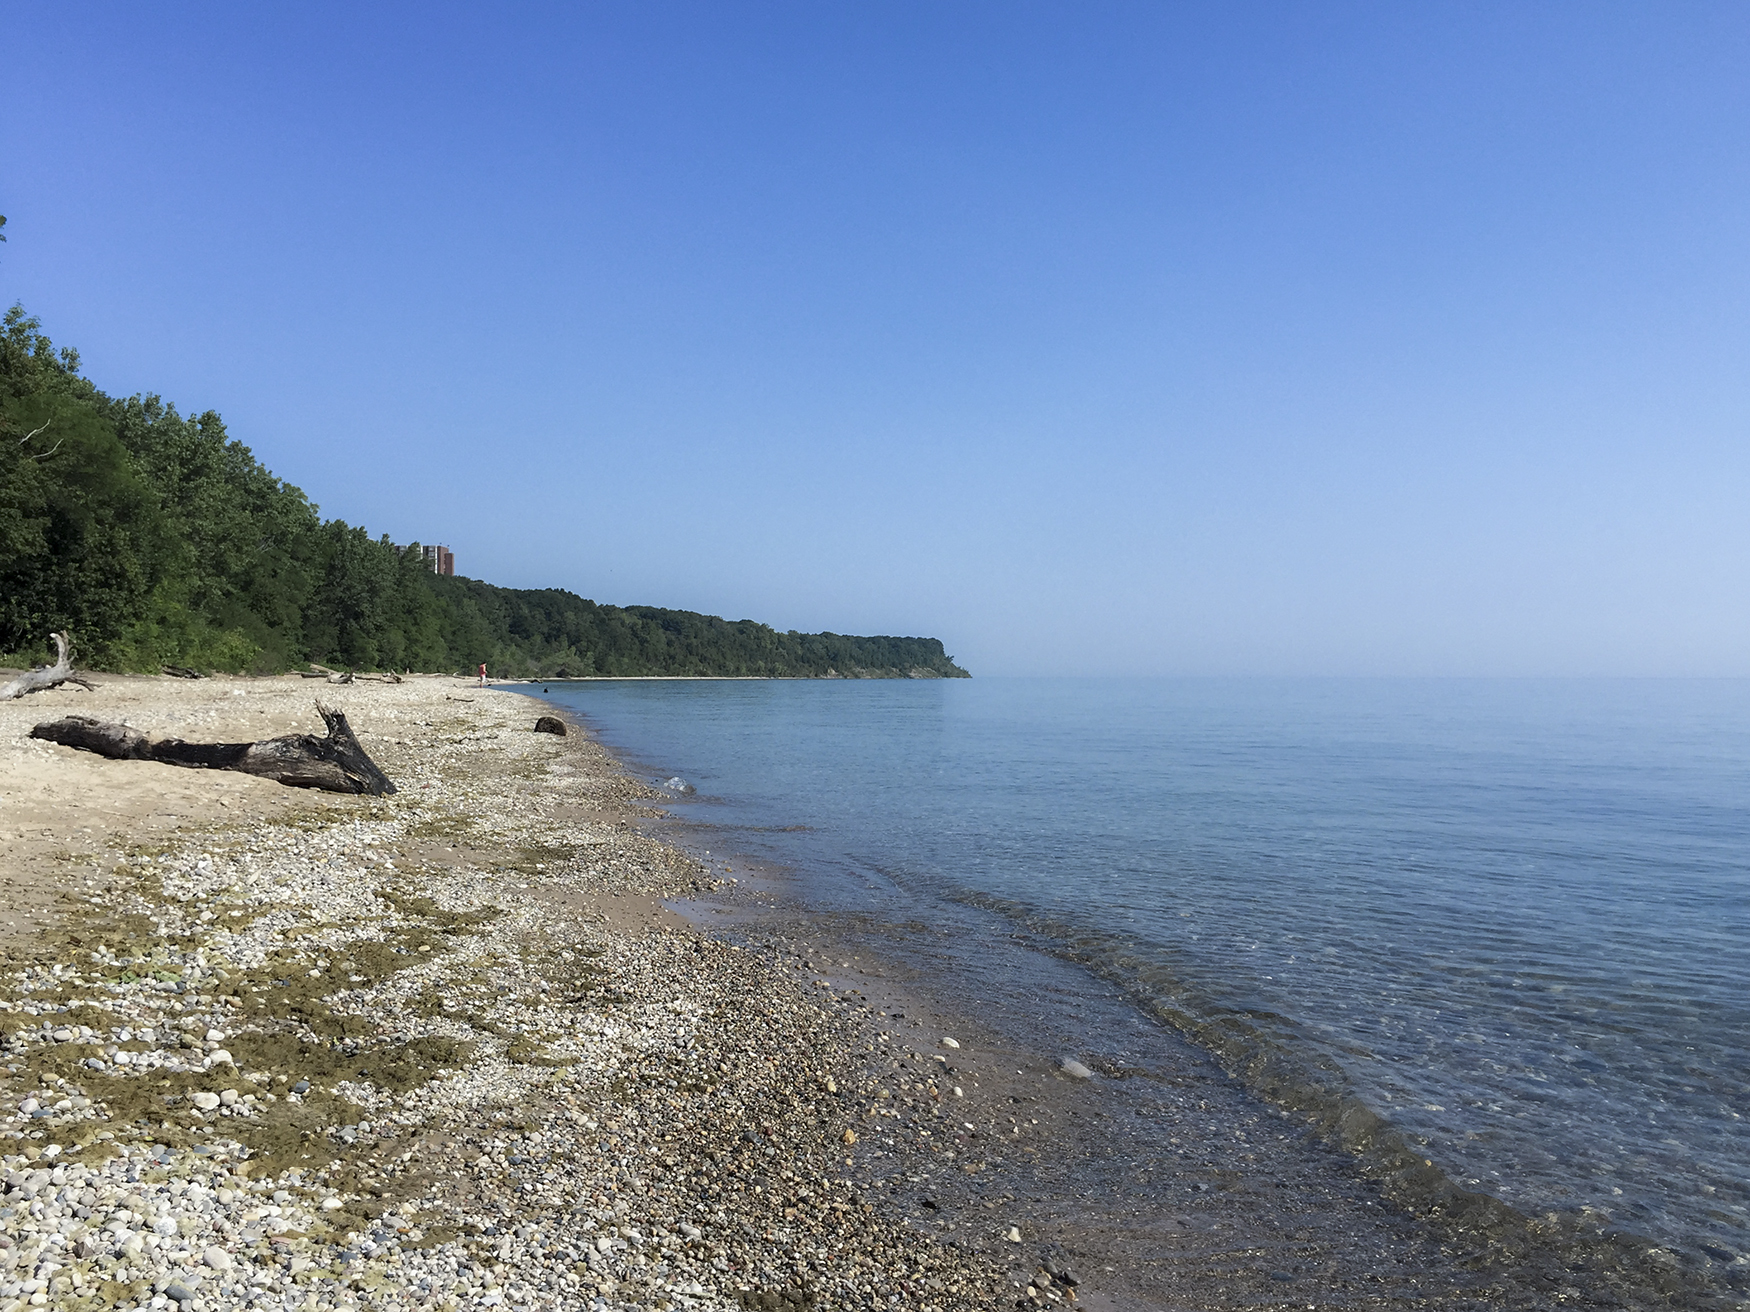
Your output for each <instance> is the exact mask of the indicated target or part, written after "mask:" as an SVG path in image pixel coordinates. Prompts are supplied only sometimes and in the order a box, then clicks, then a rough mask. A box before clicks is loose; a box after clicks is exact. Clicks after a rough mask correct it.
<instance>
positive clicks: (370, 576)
mask: <svg viewBox="0 0 1750 1312" xmlns="http://www.w3.org/2000/svg"><path fill="white" fill-rule="evenodd" d="M57 629H69V630H71V631H72V633H73V635H74V637H75V640H76V641H77V642H78V644H79V647H80V653H81V659H82V661H83V662H84V663H85V664H86V665H88V666H90V667H92V668H97V669H111V670H118V671H127V670H146V671H156V670H158V669H159V668H161V667H162V666H165V665H177V666H186V667H190V668H194V669H206V670H226V671H233V672H247V673H260V674H268V673H277V672H281V671H284V670H288V669H294V668H300V667H302V666H304V665H305V664H307V663H309V662H317V663H320V664H323V665H329V666H332V667H334V668H337V669H355V670H421V671H453V670H468V669H473V668H474V667H476V666H478V665H480V664H482V663H484V664H485V665H487V666H488V667H489V669H491V671H492V672H493V673H494V674H497V675H501V676H504V677H533V678H566V677H587V676H596V675H619V676H631V675H735V676H766V677H830V676H833V675H839V676H847V677H889V678H891V677H904V676H913V677H918V676H927V677H948V678H953V677H964V675H965V673H966V672H965V671H964V670H962V669H961V668H960V667H959V666H957V665H956V664H954V662H953V660H952V659H951V658H950V657H949V656H948V654H947V653H946V651H944V650H943V647H942V643H941V642H940V641H939V640H937V639H935V638H894V637H850V636H846V635H842V634H835V633H796V632H789V633H780V632H778V631H777V630H775V629H773V628H771V627H769V626H768V625H764V624H758V623H755V622H754V621H752V620H733V621H731V620H724V619H719V618H717V617H716V616H713V615H699V614H695V613H693V612H691V611H677V610H663V609H659V608H657V607H651V606H625V607H622V606H607V605H598V604H597V603H596V602H593V601H589V600H587V599H585V598H583V597H580V596H577V595H576V594H574V593H571V592H567V591H563V590H560V589H516V588H501V587H496V586H494V585H492V584H490V583H483V582H481V581H479V580H477V579H468V578H450V577H440V576H438V575H435V574H433V573H432V572H431V571H430V570H429V569H428V568H427V567H426V565H425V562H424V560H423V559H422V558H421V553H420V549H419V544H418V543H412V544H409V545H406V546H398V545H396V544H394V543H392V542H390V540H389V539H388V537H387V536H386V535H385V536H382V537H378V538H373V537H371V536H370V534H368V533H367V532H366V531H365V530H364V529H362V528H359V527H355V526H353V525H350V524H347V523H345V522H343V521H341V520H338V519H330V520H324V519H323V518H322V517H321V515H320V513H319V512H318V509H317V507H316V506H315V505H314V504H313V503H312V502H311V501H310V500H309V498H308V497H306V496H305V495H304V493H303V492H302V491H301V490H299V489H298V488H296V487H294V486H292V485H291V484H290V483H286V482H284V481H282V480H280V479H278V478H276V477H274V475H273V474H272V473H271V472H270V471H269V470H268V469H266V468H265V467H264V466H263V465H262V464H261V463H260V462H259V461H257V460H256V459H255V457H254V456H253V455H252V454H251V453H250V450H249V448H248V447H246V446H244V445H243V444H242V443H241V442H239V441H236V440H234V439H233V438H231V437H230V436H229V435H228V434H227V433H226V431H225V425H224V422H223V421H222V420H221V419H220V418H219V416H218V415H217V414H216V413H214V412H213V411H211V410H208V411H206V412H204V413H202V414H198V415H191V416H184V415H182V414H180V413H178V411H177V410H176V408H175V407H174V406H171V405H167V404H165V403H164V401H163V400H161V399H160V398H159V397H156V396H133V397H128V398H126V399H122V400H118V399H115V398H113V397H110V396H107V395H105V394H104V393H103V392H102V391H100V390H99V389H98V388H97V386H96V385H95V384H93V383H92V382H91V381H90V380H89V379H87V378H86V377H85V376H84V374H83V373H82V372H81V370H80V361H79V355H78V352H76V351H73V350H69V349H61V350H57V349H56V348H55V346H54V344H53V343H52V342H51V341H50V340H49V338H48V337H47V336H46V335H45V334H44V333H43V332H42V326H41V324H40V323H39V322H38V320H36V319H35V318H33V317H31V316H28V315H26V314H25V312H24V310H23V309H22V308H20V307H18V306H14V307H13V308H12V309H11V310H9V311H7V313H6V315H5V318H4V321H3V325H0V663H7V664H13V665H19V664H26V663H29V662H31V661H34V660H38V659H42V658H43V657H44V656H46V654H47V650H48V637H49V634H50V633H52V632H53V631H55V630H57Z"/></svg>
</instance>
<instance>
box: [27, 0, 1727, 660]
mask: <svg viewBox="0 0 1750 1312" xmlns="http://www.w3.org/2000/svg"><path fill="white" fill-rule="evenodd" d="M4 37H5V46H6V50H7V55H6V66H7V76H6V78H5V79H4V81H3V82H0V113H3V114H4V122H5V123H6V130H5V131H4V133H0V213H5V214H6V215H8V216H9V220H10V222H9V223H8V226H7V228H6V234H7V236H8V238H9V241H8V243H7V244H6V245H5V246H4V247H0V298H3V299H4V300H5V301H6V302H7V303H11V302H12V301H14V300H18V301H22V302H23V303H24V304H25V306H26V307H27V308H28V309H30V310H31V311H32V312H34V313H36V314H38V315H40V316H41V317H42V319H43V320H44V324H45V327H46V328H47V330H48V331H49V332H50V333H51V335H53V336H54V337H55V338H56V340H57V341H58V342H60V343H64V344H69V345H74V346H77V347H78V348H79V349H80V350H81V352H82V353H83V355H84V358H85V361H86V365H87V370H88V372H89V373H90V374H91V375H92V377H93V378H95V379H96V380H97V381H98V383H99V384H100V385H101V386H103V387H105V388H106V389H107V390H109V391H111V392H112V393H116V394H128V393H132V392H135V391H142V390H144V391H156V392H159V393H161V394H162V395H163V396H165V397H166V399H168V400H171V401H173V402H174V403H176V404H177V405H178V406H179V407H180V408H182V409H184V410H203V409H208V408H212V409H217V410H218V411H220V412H221V413H222V414H223V415H224V417H225V419H226V422H227V423H228V425H229V427H230V429H231V432H232V434H233V435H234V436H236V437H239V438H241V439H242V440H243V441H245V442H247V443H248V444H249V445H250V446H251V447H252V448H253V449H254V451H255V453H256V454H257V456H259V457H260V458H261V459H262V460H263V461H265V462H266V463H267V464H268V465H269V466H270V467H271V468H273V469H274V470H275V471H276V472H277V473H279V474H281V475H282V476H283V477H285V478H287V479H289V480H291V481H293V482H295V483H297V484H298V485H299V486H301V487H303V488H304V489H305V490H306V491H307V492H308V493H309V494H310V495H311V497H312V498H313V499H315V500H316V501H317V502H319V503H320V504H321V506H322V508H323V511H324V513H325V514H329V515H338V516H340V517H342V518H345V519H347V520H349V521H352V522H354V523H363V524H365V525H366V526H368V527H369V528H370V529H371V530H372V531H373V532H378V533H382V532H387V533H389V534H390V535H391V536H392V537H394V538H395V539H396V540H397V541H406V540H411V539H414V538H418V539H421V540H425V541H432V540H438V541H443V542H447V543H449V544H450V545H451V546H452V547H453V548H454V550H455V551H456V553H457V557H458V561H459V563H460V566H461V568H462V571H463V572H464V573H468V574H472V575H474V576H476V577H481V578H485V579H489V580H492V581H494V582H498V583H504V584H510V585H516V586H562V587H568V588H571V589H573V590H575V591H577V592H580V593H582V594H583V595H585V596H589V597H594V598H596V599H598V600H602V601H613V602H621V603H632V602H644V603H649V604H655V605H669V606H678V607H686V608H689V609H697V610H703V611H708V612H712V613H717V614H724V615H729V616H731V617H750V618H756V619H761V620H765V621H767V622H769V623H772V624H775V625H777V626H778V627H780V628H801V629H808V630H816V629H834V630H838V631H840V632H859V633H869V632H886V633H904V634H910V633H928V634H935V635H939V636H941V637H942V638H943V639H944V640H945V641H946V642H947V644H948V648H949V650H950V651H951V652H952V653H954V654H955V655H957V656H958V657H960V658H961V659H963V660H964V661H965V662H966V663H967V664H968V665H969V666H971V667H972V668H973V670H974V671H975V672H977V673H986V674H1002V673H1015V674H1022V673H1127V674H1129V673H1141V674H1149V673H1163V674H1180V673H1191V674H1198V673H1241V674H1245V673H1262V674H1378V673H1402V674H1514V675H1517V674H1729V675H1747V674H1750V605H1747V604H1746V601H1747V592H1750V589H1747V587H1746V583H1747V574H1750V440H1747V439H1750V423H1747V420H1750V349H1747V348H1750V295H1747V292H1750V285H1747V284H1750V259H1747V254H1750V242H1747V237H1750V222H1747V216H1750V149H1747V147H1750V78H1746V77H1745V76H1744V69H1745V68H1746V67H1750V10H1747V9H1745V8H1743V7H1742V6H1734V5H1707V4H1696V5H1684V6H1654V5H1636V6H1627V5H1609V4H1592V5H1585V6H1576V5H1571V4H1546V5H1539V4H1524V3H1519V4H1510V5H1490V4H1462V5H1460V4H1452V5H1402V4H1379V5H1363V4H1320V5H1305V4H1253V5H1245V4H1237V5H1217V4H1206V5H1166V4H1149V5H1134V6H1133V5H1096V4H1084V3H1077V4H1064V5H1031V4H1012V3H1003V4H988V5H985V4H976V5H975V4H953V3H929V4H915V5H907V4H882V5H818V4H814V5H802V4H795V5H785V4H759V5H753V4H727V3H720V2H719V3H708V4H699V5H677V4H660V3H640V4H626V5H612V6H608V5H551V6H498V7H467V8H463V7H455V8H448V9H446V8H445V7H444V6H441V5H419V6H413V5H408V6H403V7H392V6H369V7H366V6H356V5H346V6H329V5H321V4H313V5H305V6H300V7H298V9H297V10H296V12H295V13H293V12H286V11H278V12H276V11H272V10H270V9H269V8H268V7H266V6H237V5H224V6H218V5H215V6H211V7H200V6H192V5H189V6H176V7H142V6H134V5H128V6H123V5H113V6H104V5H83V6H82V5H58V6H35V7H31V8H29V9H27V8H24V7H19V6H14V7H13V8H12V9H10V10H9V11H8V13H7V15H6V17H5V19H4Z"/></svg>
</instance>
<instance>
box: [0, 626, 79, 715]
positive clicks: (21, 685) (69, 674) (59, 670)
mask: <svg viewBox="0 0 1750 1312" xmlns="http://www.w3.org/2000/svg"><path fill="white" fill-rule="evenodd" d="M52 636H53V637H54V639H55V652H56V656H55V663H54V664H53V665H45V666H44V667H43V668H41V669H38V670H31V671H30V672H29V673H27V674H21V675H19V676H18V677H17V678H16V679H14V680H13V681H12V682H11V683H9V684H7V685H5V686H4V687H0V702H9V701H13V700H16V699H17V698H19V697H22V696H24V695H25V694H26V693H30V692H42V691H44V690H45V689H48V688H59V687H60V686H61V685H62V684H63V683H76V684H78V685H79V686H80V687H81V688H84V689H87V690H90V691H95V689H96V687H97V685H96V684H94V683H92V682H90V681H89V680H87V679H81V678H80V677H79V676H78V675H77V674H74V673H73V660H72V657H73V639H72V637H71V636H70V635H68V634H67V633H65V632H62V633H57V634H54V635H52Z"/></svg>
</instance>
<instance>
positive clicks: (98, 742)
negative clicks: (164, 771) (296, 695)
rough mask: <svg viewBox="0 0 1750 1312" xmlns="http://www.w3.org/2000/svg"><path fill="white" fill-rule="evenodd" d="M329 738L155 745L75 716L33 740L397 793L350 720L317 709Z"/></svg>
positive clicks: (331, 787)
mask: <svg viewBox="0 0 1750 1312" xmlns="http://www.w3.org/2000/svg"><path fill="white" fill-rule="evenodd" d="M316 709H317V711H319V712H320V713H321V715H322V722H323V723H324V724H326V725H327V726H328V734H327V736H326V737H323V738H318V737H317V736H316V735H315V734H310V733H296V734H289V735H287V736H286V737H284V738H268V739H265V740H263V741H262V742H258V743H185V742H183V741H182V739H180V738H164V739H161V740H159V741H158V742H153V741H152V740H151V739H149V738H147V737H146V735H145V734H143V733H141V732H140V731H139V730H138V729H133V728H130V727H128V726H127V725H125V724H108V723H105V722H104V721H102V720H94V719H92V718H91V717H90V716H88V715H69V716H68V717H67V718H66V719H64V720H51V721H46V722H45V723H43V724H39V725H37V727H36V728H34V729H32V730H31V731H30V736H31V737H32V738H41V739H43V740H45V741H47V742H51V743H60V744H61V745H62V746H64V747H77V748H80V749H81V750H83V751H87V752H96V753H97V754H98V755H99V756H107V757H109V758H110V759H111V760H113V761H160V762H162V763H163V764H165V765H185V766H189V767H190V768H192V769H197V770H240V771H242V772H243V773H244V774H258V775H261V776H262V777H263V778H265V779H275V780H278V781H279V782H280V783H282V784H286V785H288V786H290V787H293V788H321V789H325V790H326V791H328V792H331V793H368V794H370V795H371V796H372V797H382V796H384V795H385V794H388V793H392V792H394V791H395V785H394V783H393V782H392V781H391V780H390V778H389V776H388V775H386V774H384V773H383V772H382V771H381V770H380V769H378V768H377V763H376V762H375V761H373V760H371V758H370V757H369V756H368V755H366V753H365V749H364V748H363V747H361V746H359V740H358V739H357V738H356V737H354V736H353V732H352V726H351V725H349V724H348V723H347V722H346V715H345V714H344V713H343V712H341V711H337V710H331V709H329V708H328V707H326V706H324V705H322V703H321V702H317V703H316Z"/></svg>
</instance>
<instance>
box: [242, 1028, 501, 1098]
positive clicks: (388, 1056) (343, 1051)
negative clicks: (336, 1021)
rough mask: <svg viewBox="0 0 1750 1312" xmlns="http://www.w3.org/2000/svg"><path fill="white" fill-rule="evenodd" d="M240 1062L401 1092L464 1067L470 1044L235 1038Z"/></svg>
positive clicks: (433, 1039)
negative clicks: (375, 1044) (370, 1044)
mask: <svg viewBox="0 0 1750 1312" xmlns="http://www.w3.org/2000/svg"><path fill="white" fill-rule="evenodd" d="M230 1044H231V1052H232V1055H233V1056H235V1057H236V1058H237V1060H238V1062H239V1063H240V1064H241V1065H243V1066H245V1067H247V1068H248V1069H251V1070H265V1071H272V1072H275V1073H276V1074H282V1075H285V1076H288V1077H289V1078H291V1079H294V1080H298V1079H303V1080H309V1081H310V1083H311V1084H313V1085H316V1084H327V1083H333V1082H335V1081H339V1080H352V1081H356V1082H359V1083H369V1084H373V1085H375V1086H376V1087H377V1088H379V1089H384V1090H387V1091H388V1092H390V1093H395V1094H402V1093H406V1092H408V1091H409V1090H411V1089H416V1088H418V1087H420V1086H421V1085H423V1084H427V1083H429V1082H430V1081H432V1080H434V1079H436V1078H437V1076H438V1073H439V1072H440V1071H443V1070H457V1069H460V1068H461V1067H463V1066H465V1065H467V1063H468V1061H469V1059H470V1058H471V1057H472V1055H473V1051H474V1045H473V1044H472V1043H465V1042H461V1041H459V1040H456V1039H446V1038H441V1037H439V1036H436V1035H426V1036H424V1037H422V1038H417V1039H409V1040H408V1041H407V1042H405V1043H392V1044H384V1045H382V1046H381V1047H366V1046H362V1045H360V1046H354V1045H351V1044H347V1043H344V1042H343V1043H324V1042H320V1041H313V1040H310V1039H305V1038H301V1037H299V1036H298V1035H295V1034H288V1033H283V1032H281V1033H272V1034H256V1033H247V1034H238V1035H236V1036H234V1037H233V1038H232V1039H231V1040H230Z"/></svg>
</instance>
